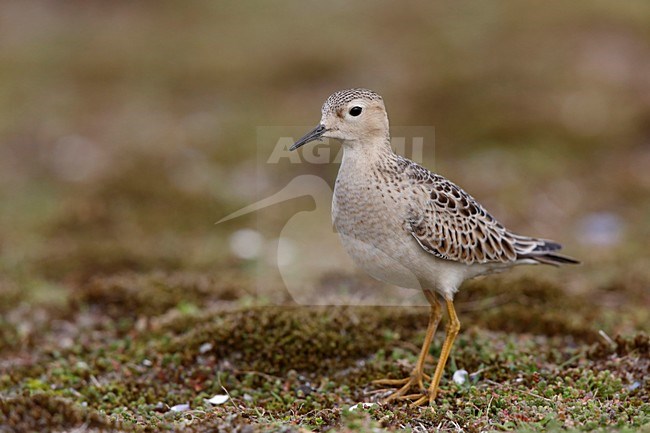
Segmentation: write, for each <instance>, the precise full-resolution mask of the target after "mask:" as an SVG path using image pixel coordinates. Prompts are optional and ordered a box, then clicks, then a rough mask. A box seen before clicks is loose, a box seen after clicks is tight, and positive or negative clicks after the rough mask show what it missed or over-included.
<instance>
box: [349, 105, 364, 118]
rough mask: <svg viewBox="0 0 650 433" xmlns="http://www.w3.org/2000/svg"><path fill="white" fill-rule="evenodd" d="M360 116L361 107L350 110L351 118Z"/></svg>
mask: <svg viewBox="0 0 650 433" xmlns="http://www.w3.org/2000/svg"><path fill="white" fill-rule="evenodd" d="M359 114H361V107H352V108H350V116H354V117H357V116H358V115H359Z"/></svg>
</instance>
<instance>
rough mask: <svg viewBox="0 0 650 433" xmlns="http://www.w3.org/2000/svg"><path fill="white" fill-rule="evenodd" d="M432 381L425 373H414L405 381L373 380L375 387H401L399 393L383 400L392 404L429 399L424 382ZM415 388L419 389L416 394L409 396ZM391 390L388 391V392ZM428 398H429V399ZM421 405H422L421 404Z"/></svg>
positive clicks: (394, 393)
mask: <svg viewBox="0 0 650 433" xmlns="http://www.w3.org/2000/svg"><path fill="white" fill-rule="evenodd" d="M425 379H426V380H431V378H430V377H429V375H427V374H424V373H421V372H420V373H417V372H413V373H412V374H411V375H410V376H409V377H405V378H404V379H378V380H373V381H372V383H373V384H374V385H382V386H401V388H399V389H398V390H397V391H395V392H393V393H392V394H390V395H389V396H388V397H386V398H385V399H383V400H382V401H383V402H384V403H388V402H391V401H393V400H396V401H403V400H417V401H419V400H421V399H422V398H423V397H427V394H428V393H427V390H426V388H425V387H424V383H423V380H425ZM413 388H415V389H417V391H418V392H417V393H416V394H407V393H408V392H409V391H411V390H412V389H413ZM388 390H389V389H386V391H388ZM427 398H428V397H427ZM420 404H421V403H420Z"/></svg>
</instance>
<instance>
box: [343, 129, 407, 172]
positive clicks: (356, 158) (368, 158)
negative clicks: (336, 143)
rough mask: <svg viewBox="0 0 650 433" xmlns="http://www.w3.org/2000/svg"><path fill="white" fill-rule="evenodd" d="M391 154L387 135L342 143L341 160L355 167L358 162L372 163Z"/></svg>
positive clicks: (391, 150)
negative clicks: (353, 164)
mask: <svg viewBox="0 0 650 433" xmlns="http://www.w3.org/2000/svg"><path fill="white" fill-rule="evenodd" d="M393 154H394V152H393V149H392V148H391V147H390V137H389V136H388V135H386V136H376V137H371V138H364V139H361V140H345V141H343V160H344V162H345V161H346V160H347V161H348V162H352V163H355V165H356V163H358V162H364V163H373V162H375V161H377V160H380V159H384V158H386V157H388V156H390V155H393Z"/></svg>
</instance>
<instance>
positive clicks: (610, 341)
mask: <svg viewBox="0 0 650 433" xmlns="http://www.w3.org/2000/svg"><path fill="white" fill-rule="evenodd" d="M598 335H600V336H601V337H602V338H603V340H605V341H606V342H607V344H609V345H610V346H612V347H613V348H615V347H616V346H617V344H616V342H615V341H614V340H612V337H610V336H609V335H607V334H606V333H605V331H603V330H602V329H599V330H598Z"/></svg>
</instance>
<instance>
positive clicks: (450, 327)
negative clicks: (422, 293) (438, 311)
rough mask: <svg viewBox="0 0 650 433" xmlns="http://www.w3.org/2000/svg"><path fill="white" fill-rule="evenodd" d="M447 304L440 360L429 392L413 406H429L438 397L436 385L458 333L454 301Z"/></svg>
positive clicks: (447, 301)
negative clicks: (447, 317) (446, 321)
mask: <svg viewBox="0 0 650 433" xmlns="http://www.w3.org/2000/svg"><path fill="white" fill-rule="evenodd" d="M445 302H446V304H447V313H448V314H449V323H448V324H447V335H446V336H445V342H444V344H443V345H442V350H441V352H440V359H438V365H437V366H436V371H435V373H434V374H433V381H432V382H431V385H430V386H429V391H428V392H427V394H428V395H427V396H423V397H421V398H420V399H418V400H416V401H414V402H413V403H412V405H413V406H419V405H421V404H423V403H425V402H426V401H427V400H428V401H429V404H430V405H433V401H434V400H435V399H436V396H437V395H438V385H439V384H440V379H441V378H442V373H443V372H444V371H445V364H446V363H447V359H448V358H449V353H451V347H452V346H453V345H454V340H455V339H456V335H458V331H460V321H459V320H458V316H456V310H455V309H454V301H452V300H450V299H446V300H445Z"/></svg>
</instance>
